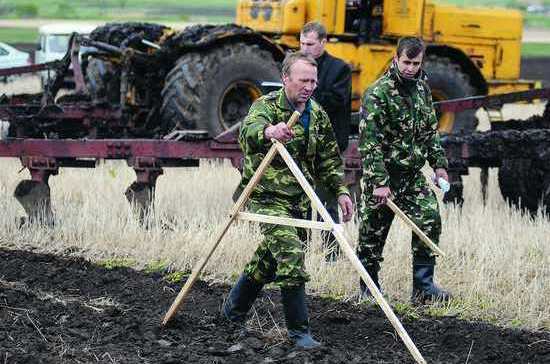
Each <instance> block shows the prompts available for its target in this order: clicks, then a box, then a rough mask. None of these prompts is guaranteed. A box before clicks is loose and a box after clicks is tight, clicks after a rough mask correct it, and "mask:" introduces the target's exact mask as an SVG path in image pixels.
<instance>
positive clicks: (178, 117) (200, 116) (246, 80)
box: [160, 43, 280, 136]
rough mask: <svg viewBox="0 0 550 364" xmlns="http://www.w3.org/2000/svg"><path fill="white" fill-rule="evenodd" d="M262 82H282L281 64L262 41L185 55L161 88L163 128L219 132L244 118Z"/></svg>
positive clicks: (228, 45) (212, 134) (224, 46)
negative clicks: (264, 48) (259, 44)
mask: <svg viewBox="0 0 550 364" xmlns="http://www.w3.org/2000/svg"><path fill="white" fill-rule="evenodd" d="M262 81H280V72H279V64H278V63H277V62H276V61H275V59H274V57H273V55H272V54H271V53H270V52H269V51H266V50H263V49H261V48H260V47H259V46H257V45H250V44H244V43H233V44H226V45H223V46H220V47H216V48H212V49H206V50H204V51H196V52H189V53H186V54H184V55H183V56H181V58H180V59H179V60H178V61H177V63H176V66H175V67H174V68H173V69H172V70H171V71H170V72H169V73H168V75H167V76H166V79H165V85H164V89H163V90H162V105H161V108H160V113H161V127H162V130H163V132H164V133H166V134H167V133H169V132H171V131H173V130H178V129H179V130H182V129H199V130H207V131H208V134H209V135H210V136H216V135H218V134H220V133H221V132H223V131H224V130H227V129H229V128H230V127H232V126H233V125H235V124H237V123H239V122H240V121H242V120H243V119H244V117H245V116H246V114H247V113H248V109H249V108H250V105H252V103H253V102H254V100H256V99H257V98H258V97H259V96H260V95H261V89H260V84H261V82H262Z"/></svg>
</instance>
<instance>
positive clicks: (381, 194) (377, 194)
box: [372, 186, 391, 207]
mask: <svg viewBox="0 0 550 364" xmlns="http://www.w3.org/2000/svg"><path fill="white" fill-rule="evenodd" d="M372 194H373V195H374V198H375V199H376V202H378V205H376V206H377V207H378V206H380V205H385V204H386V202H387V201H388V197H390V195H391V190H390V188H389V187H386V186H382V187H378V188H375V189H374V191H373V193H372Z"/></svg>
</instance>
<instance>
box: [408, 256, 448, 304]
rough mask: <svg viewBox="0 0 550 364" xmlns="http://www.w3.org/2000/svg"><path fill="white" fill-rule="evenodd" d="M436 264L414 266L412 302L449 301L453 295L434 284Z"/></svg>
mask: <svg viewBox="0 0 550 364" xmlns="http://www.w3.org/2000/svg"><path fill="white" fill-rule="evenodd" d="M434 266H435V264H413V291H412V297H411V300H412V301H413V302H417V303H426V302H429V301H449V300H450V299H451V294H450V293H449V292H447V291H445V290H443V289H442V288H440V287H438V286H437V285H436V284H435V283H434Z"/></svg>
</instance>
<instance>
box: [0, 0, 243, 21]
mask: <svg viewBox="0 0 550 364" xmlns="http://www.w3.org/2000/svg"><path fill="white" fill-rule="evenodd" d="M236 4H237V0H202V1H200V2H197V1H195V0H158V1H157V0H71V1H68V0H21V1H19V2H17V4H14V5H5V6H2V0H0V17H2V18H14V19H19V18H25V17H28V18H52V19H53V18H55V19H105V20H111V19H136V18H140V19H144V18H151V17H153V18H158V19H165V20H187V18H188V17H189V16H194V15H197V16H208V15H214V16H233V14H234V12H235V8H236ZM182 18H183V19H182Z"/></svg>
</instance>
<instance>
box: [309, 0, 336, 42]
mask: <svg viewBox="0 0 550 364" xmlns="http://www.w3.org/2000/svg"><path fill="white" fill-rule="evenodd" d="M338 3H339V0H338V1H335V0H309V1H308V2H307V7H306V9H307V11H306V20H307V21H308V22H310V21H318V22H320V23H321V24H323V25H324V26H325V28H326V29H327V33H329V34H333V33H334V32H335V30H336V27H335V25H336V5H338Z"/></svg>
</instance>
